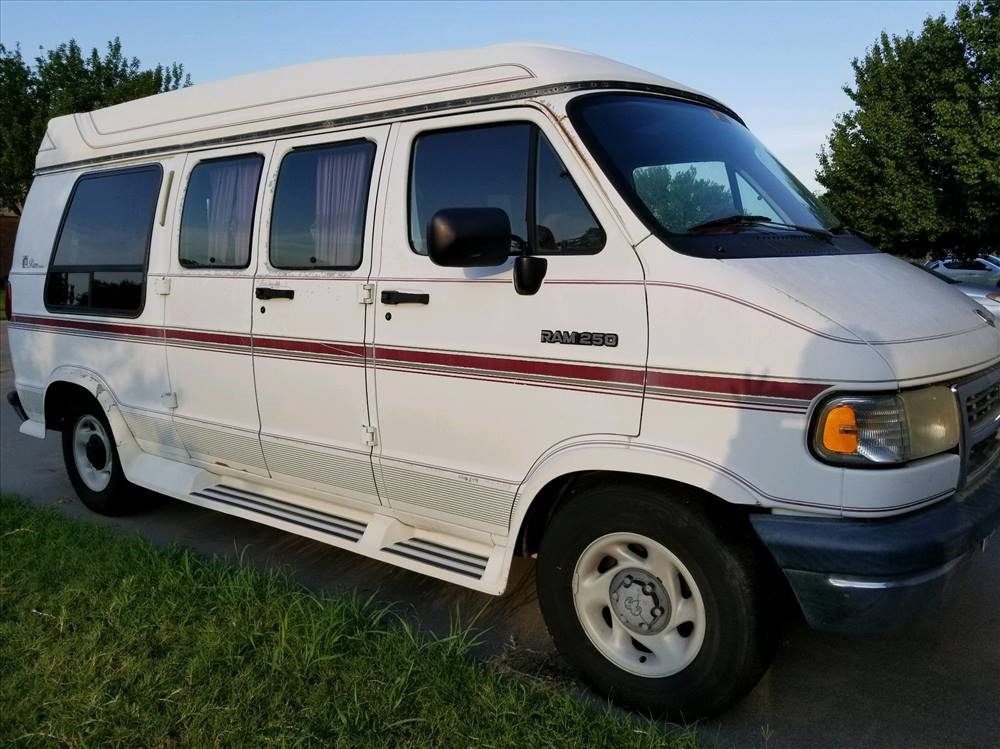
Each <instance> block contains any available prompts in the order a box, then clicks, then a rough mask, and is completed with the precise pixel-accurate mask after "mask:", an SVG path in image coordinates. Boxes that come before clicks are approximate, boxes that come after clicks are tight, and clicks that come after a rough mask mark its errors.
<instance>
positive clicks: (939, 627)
mask: <svg viewBox="0 0 1000 749" xmlns="http://www.w3.org/2000/svg"><path fill="white" fill-rule="evenodd" d="M13 381H14V378H13V372H12V370H11V363H10V357H9V353H8V350H7V323H5V322H3V323H0V395H5V394H6V393H7V392H8V391H9V390H11V389H13V386H14V385H13ZM0 491H2V492H3V493H13V494H17V495H19V496H21V497H22V498H24V499H26V500H28V501H30V502H33V503H35V504H39V505H46V506H52V507H56V508H57V509H58V510H59V511H60V512H61V513H63V514H65V515H67V516H69V517H76V518H86V519H88V520H90V521H92V522H97V523H101V524H103V525H107V526H110V527H112V528H114V529H115V530H116V531H118V532H121V533H138V534H139V535H141V536H143V537H144V538H147V539H149V540H150V541H151V542H152V543H154V544H157V545H169V544H178V545H181V546H184V547H187V548H189V549H191V550H193V551H195V552H197V553H199V554H202V555H207V556H210V555H224V556H228V557H230V558H235V557H236V556H237V555H242V556H243V558H244V559H246V560H248V561H249V562H251V563H252V564H254V565H257V566H260V567H268V566H275V565H278V566H282V567H284V568H286V569H288V570H289V572H290V573H291V575H292V576H293V578H294V579H295V580H297V581H298V582H300V583H302V584H304V585H306V586H308V587H310V588H312V589H314V590H317V591H324V592H333V593H341V592H357V593H358V594H359V595H361V596H363V597H367V596H369V595H375V597H376V598H377V599H378V600H380V601H384V602H396V603H398V604H399V608H400V610H401V611H403V612H404V613H405V615H407V616H410V617H412V618H413V620H414V621H416V622H417V623H419V625H420V627H421V628H423V629H424V630H426V631H428V632H433V633H439V634H447V633H448V631H449V626H450V622H451V620H452V618H453V616H454V614H455V613H456V612H460V614H461V616H462V617H463V618H465V619H468V618H471V617H473V616H478V618H477V619H476V626H477V628H479V629H480V630H481V631H482V639H483V644H482V646H481V647H480V648H479V649H478V651H477V652H478V654H479V655H481V656H482V657H484V658H487V659H499V660H500V661H501V662H502V663H504V664H506V665H507V666H509V667H511V668H515V669H518V670H523V671H525V672H528V673H532V674H540V675H543V676H546V677H550V678H553V679H556V680H558V681H565V680H568V679H569V678H570V677H569V675H568V674H567V673H566V671H565V668H564V667H563V665H562V663H561V661H560V659H559V656H558V655H557V654H556V653H555V651H554V649H553V648H552V645H551V643H550V641H549V639H548V634H547V632H546V630H545V625H544V624H543V622H542V618H541V613H540V612H539V610H538V602H537V598H536V596H535V587H534V564H533V562H532V561H531V560H516V561H515V567H514V570H513V572H512V574H511V583H510V585H509V586H508V588H509V590H508V592H507V593H506V594H505V595H503V596H501V597H492V596H488V595H484V594H480V593H474V592H471V591H467V590H464V589H462V588H459V587H456V586H453V585H449V584H447V583H443V582H440V581H438V580H433V579H431V578H428V577H424V576H422V575H418V574H415V573H412V572H408V571H406V570H401V569H398V568H395V567H391V566H389V565H386V564H383V563H381V562H374V561H371V560H367V559H364V558H362V557H360V556H357V555H355V554H352V553H350V552H347V551H342V550H339V549H334V548H332V547H329V546H326V545H324V544H321V543H319V542H316V541H312V540H309V539H305V538H301V537H299V536H295V535H292V534H289V533H285V532H283V531H279V530H275V529H273V528H268V527H265V526H261V525H257V524H256V523H251V522H249V521H245V520H242V519H239V518H234V517H230V516H227V515H222V514H219V513H215V512H211V511H209V510H205V509H202V508H200V507H196V506H194V505H188V504H185V503H183V502H169V503H165V504H162V505H159V506H157V507H154V508H152V509H150V510H148V511H145V512H143V513H142V514H139V515H134V516H131V517H127V518H105V517H101V516H98V515H94V514H92V513H90V512H89V511H88V510H86V508H84V507H83V505H82V504H80V502H79V501H78V500H77V499H76V496H75V495H74V493H73V489H72V487H71V486H70V483H69V480H68V479H67V478H66V473H65V470H64V468H63V464H62V455H61V451H60V449H59V441H58V435H57V434H55V433H52V432H50V433H49V435H48V437H47V438H46V439H45V440H37V439H33V438H31V437H26V436H23V435H21V434H20V433H18V420H17V417H16V416H15V415H14V412H13V411H12V410H11V409H10V407H9V406H8V405H7V403H6V402H5V400H3V401H0ZM0 564H2V560H0ZM570 683H571V684H572V683H573V682H570ZM579 689H580V690H581V694H582V695H584V698H585V695H586V694H587V693H586V688H585V687H582V686H580V687H579ZM698 732H699V735H700V737H701V738H702V740H703V741H704V742H705V743H707V744H709V745H715V746H721V747H767V749H785V748H789V747H794V748H796V749H798V748H799V747H822V748H824V749H837V748H839V747H845V748H846V747H852V748H855V747H879V748H885V749H891V748H894V747H899V748H900V749H902V748H904V747H905V748H906V749H920V748H922V747H952V748H955V749H958V748H959V747H969V748H972V747H975V748H977V749H979V748H982V749H985V748H987V747H990V748H991V749H995V748H996V747H1000V539H995V540H994V543H992V544H991V545H990V546H988V547H987V549H986V550H985V552H983V553H979V554H976V555H975V557H974V558H973V559H972V560H971V561H970V562H968V563H967V564H966V565H964V568H963V570H962V571H961V574H960V575H959V576H958V577H957V578H956V580H955V582H954V583H953V585H952V587H951V590H950V591H949V596H948V598H947V600H946V601H945V603H944V604H943V606H942V607H941V608H940V609H939V610H937V611H936V612H935V613H934V614H933V615H931V616H929V617H927V618H925V619H924V620H921V621H920V622H918V623H917V624H915V625H913V626H912V627H910V628H909V629H907V630H905V631H903V632H901V633H897V634H894V635H889V636H881V637H866V638H850V637H841V636H835V635H825V634H821V633H817V632H812V631H811V630H809V629H808V627H806V625H805V624H804V623H803V622H802V620H801V618H800V617H798V616H795V615H791V614H790V615H788V616H787V617H785V621H784V623H783V635H782V643H781V646H780V648H779V651H778V654H777V657H776V659H775V661H774V664H773V665H772V666H771V669H770V670H769V671H768V673H767V674H766V675H765V677H764V679H763V680H762V681H761V682H760V684H759V685H758V686H757V687H756V688H755V689H754V691H753V692H751V694H750V695H749V696H747V697H746V698H745V699H744V700H743V701H742V702H741V703H739V704H738V705H736V706H735V707H733V708H732V709H730V710H729V711H728V712H726V713H725V714H724V715H722V716H720V717H718V718H716V719H713V720H710V721H706V722H704V723H702V724H700V726H699V727H698Z"/></svg>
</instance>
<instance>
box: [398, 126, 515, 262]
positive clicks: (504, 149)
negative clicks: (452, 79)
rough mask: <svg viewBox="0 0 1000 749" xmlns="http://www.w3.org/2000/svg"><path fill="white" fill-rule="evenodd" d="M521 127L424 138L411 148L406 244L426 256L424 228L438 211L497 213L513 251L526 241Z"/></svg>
mask: <svg viewBox="0 0 1000 749" xmlns="http://www.w3.org/2000/svg"><path fill="white" fill-rule="evenodd" d="M531 136H532V127H531V125H529V124H527V123H515V124H505V125H488V126H486V127H472V128H465V129H462V130H442V131H438V132H433V133H426V134H424V135H421V136H420V137H419V138H417V141H416V143H415V144H414V146H413V167H412V171H411V183H410V244H411V245H412V247H413V249H414V250H416V251H417V252H418V253H420V254H421V255H426V254H427V227H428V226H429V225H430V222H431V219H432V218H433V217H434V214H435V213H437V212H438V211H440V210H442V209H444V208H500V209H502V210H504V211H506V212H507V217H508V218H509V219H510V230H511V233H512V234H513V240H512V243H513V245H514V247H516V248H521V247H525V246H526V242H527V237H528V219H527V205H528V149H529V146H530V142H531Z"/></svg>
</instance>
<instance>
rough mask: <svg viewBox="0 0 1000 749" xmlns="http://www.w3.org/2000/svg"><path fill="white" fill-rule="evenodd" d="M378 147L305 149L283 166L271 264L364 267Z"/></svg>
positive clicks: (293, 267)
mask: <svg viewBox="0 0 1000 749" xmlns="http://www.w3.org/2000/svg"><path fill="white" fill-rule="evenodd" d="M374 163H375V144H374V143H371V142H369V141H353V142H350V143H340V144H337V145H330V146H320V147H317V148H302V149H297V150H294V151H292V152H291V153H289V154H288V155H287V156H285V158H284V159H283V160H282V162H281V169H280V170H279V172H278V184H277V187H276V188H275V194H274V210H273V212H272V216H271V241H270V262H271V265H272V267H274V268H285V269H291V270H314V269H328V270H353V269H355V268H358V267H359V266H360V265H361V251H362V246H363V245H364V237H365V214H366V213H367V211H368V192H369V189H370V186H371V179H372V168H373V165H374Z"/></svg>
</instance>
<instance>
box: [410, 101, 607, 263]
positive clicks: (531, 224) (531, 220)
mask: <svg viewBox="0 0 1000 749" xmlns="http://www.w3.org/2000/svg"><path fill="white" fill-rule="evenodd" d="M504 125H527V126H528V128H529V131H530V132H529V136H528V152H527V154H526V156H527V158H528V169H527V185H526V194H525V200H526V201H527V203H526V205H525V214H524V215H525V222H526V223H527V226H526V227H525V233H526V234H527V236H526V237H525V241H526V242H527V244H528V247H529V250H528V252H529V254H531V255H538V256H539V257H588V256H590V255H597V254H598V253H600V252H603V251H604V248H605V247H607V246H608V232H607V230H606V229H605V228H604V227H603V226H602V225H601V220H600V219H599V218H598V217H597V214H596V213H595V212H594V209H593V208H591V206H590V202H589V201H588V200H587V198H586V196H585V195H584V194H583V191H582V190H581V189H580V185H579V184H578V183H577V180H576V178H575V177H574V176H573V174H572V172H570V171H569V167H567V168H566V171H567V172H569V176H570V179H572V180H573V189H574V190H576V194H577V196H578V197H579V198H580V202H581V203H583V205H584V206H585V207H586V208H587V211H588V212H589V213H590V215H591V216H593V217H594V222H595V223H596V224H597V226H598V228H599V229H600V230H601V231H602V232H603V233H604V242H603V243H602V244H601V246H600V247H599V248H597V249H596V250H594V251H593V252H539V251H538V250H537V249H530V248H532V247H536V246H537V244H538V226H537V218H538V216H537V212H538V151H539V143H538V137H539V136H542V137H544V138H545V140H546V141H547V142H548V146H549V148H550V149H551V150H552V152H553V153H554V154H555V155H556V158H558V159H559V160H560V161H561V162H562V163H563V165H564V166H565V165H566V162H565V160H564V159H563V158H562V156H560V155H559V151H558V150H557V149H556V147H555V145H554V144H553V143H552V139H551V138H549V136H548V135H547V134H546V133H545V131H544V130H543V129H542V128H541V127H540V126H539V125H538V123H537V122H535V121H534V120H531V119H528V118H524V119H508V120H493V121H490V122H477V123H471V124H468V125H451V126H448V127H440V128H428V129H426V130H420V131H419V132H417V133H414V135H413V138H411V139H410V144H409V147H410V155H409V165H408V167H407V175H406V241H407V243H408V244H409V245H410V251H411V252H412V253H413V254H414V255H417V256H418V257H422V258H427V259H429V254H428V253H427V252H420V251H418V250H417V248H416V247H414V246H413V178H414V174H415V168H416V155H417V149H416V145H417V141H418V140H420V138H422V137H423V136H424V135H431V134H433V135H438V134H441V133H453V132H460V131H466V130H482V129H485V128H490V127H502V126H504ZM520 254H521V253H520V251H517V250H512V251H511V253H510V254H509V255H508V257H517V256H518V255H520Z"/></svg>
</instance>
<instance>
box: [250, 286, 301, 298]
mask: <svg viewBox="0 0 1000 749" xmlns="http://www.w3.org/2000/svg"><path fill="white" fill-rule="evenodd" d="M256 295H257V298H258V299H294V298H295V289H269V288H267V287H266V286H258V287H257V291H256Z"/></svg>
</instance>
